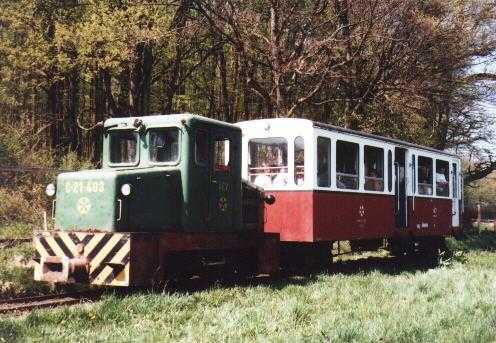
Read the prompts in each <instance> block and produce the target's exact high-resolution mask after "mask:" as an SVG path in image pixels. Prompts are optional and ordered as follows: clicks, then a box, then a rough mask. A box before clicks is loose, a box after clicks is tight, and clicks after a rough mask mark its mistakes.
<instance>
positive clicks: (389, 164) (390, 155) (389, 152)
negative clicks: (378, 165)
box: [387, 148, 394, 193]
mask: <svg viewBox="0 0 496 343" xmlns="http://www.w3.org/2000/svg"><path fill="white" fill-rule="evenodd" d="M387 159H388V161H387V168H388V170H387V173H388V187H387V192H388V193H392V192H393V191H394V188H393V166H394V163H393V152H392V150H391V149H389V148H388V149H387Z"/></svg>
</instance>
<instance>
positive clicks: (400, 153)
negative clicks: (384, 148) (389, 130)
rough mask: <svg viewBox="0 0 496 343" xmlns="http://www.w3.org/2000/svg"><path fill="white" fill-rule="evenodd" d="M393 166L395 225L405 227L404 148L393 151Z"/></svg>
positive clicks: (406, 223)
mask: <svg viewBox="0 0 496 343" xmlns="http://www.w3.org/2000/svg"><path fill="white" fill-rule="evenodd" d="M394 160H395V163H394V166H395V176H396V187H395V189H396V195H395V215H396V227H397V228H406V227H407V225H408V222H407V195H406V167H405V165H406V149H402V148H396V149H395V152H394Z"/></svg>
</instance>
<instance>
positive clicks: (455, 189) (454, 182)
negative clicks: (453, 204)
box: [450, 161, 460, 199]
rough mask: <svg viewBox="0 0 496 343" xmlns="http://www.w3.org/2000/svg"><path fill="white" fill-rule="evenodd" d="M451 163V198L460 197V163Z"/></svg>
mask: <svg viewBox="0 0 496 343" xmlns="http://www.w3.org/2000/svg"><path fill="white" fill-rule="evenodd" d="M450 165H451V170H450V173H451V178H452V179H451V187H452V193H451V198H452V199H460V196H459V194H460V193H459V187H460V186H459V184H458V163H457V162H453V161H450Z"/></svg>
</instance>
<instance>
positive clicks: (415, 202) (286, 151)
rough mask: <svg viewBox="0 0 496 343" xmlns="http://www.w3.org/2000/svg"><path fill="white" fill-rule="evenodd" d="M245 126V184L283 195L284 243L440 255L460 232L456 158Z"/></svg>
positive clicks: (364, 140)
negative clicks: (417, 249) (342, 242)
mask: <svg viewBox="0 0 496 343" xmlns="http://www.w3.org/2000/svg"><path fill="white" fill-rule="evenodd" d="M238 125H239V127H241V129H242V132H243V143H242V155H243V166H242V168H243V169H242V175H243V178H245V179H246V180H249V181H251V182H253V183H255V184H256V185H258V186H260V187H262V188H264V189H265V191H266V193H268V194H272V195H274V196H275V199H276V201H275V203H274V204H273V205H267V206H266V209H265V219H264V220H265V231H266V232H274V233H279V234H280V239H281V241H282V242H283V243H287V244H291V243H293V244H294V243H300V245H307V246H318V245H319V244H320V246H322V244H324V246H325V245H326V244H327V243H331V242H332V241H340V240H350V241H352V246H353V245H354V246H356V247H362V248H364V247H365V248H374V249H375V248H377V247H379V246H380V245H382V243H383V240H384V238H386V239H387V242H388V245H389V246H390V248H391V249H392V250H394V251H396V252H400V253H406V252H408V251H409V249H413V247H418V246H424V248H425V250H424V251H431V252H432V251H434V250H436V251H437V250H438V248H439V247H440V245H441V244H442V242H444V237H445V236H448V235H451V234H452V233H453V232H454V231H456V230H457V229H458V228H459V227H460V209H461V194H462V178H461V169H460V167H461V162H460V158H459V157H457V156H456V155H453V154H450V153H447V152H443V151H438V150H434V149H431V148H428V147H423V146H418V145H415V144H411V143H407V142H404V141H399V140H395V139H389V138H385V137H380V136H376V135H371V134H366V133H362V132H357V131H352V130H347V129H343V128H340V127H335V126H330V125H326V124H322V123H317V122H313V121H310V120H306V119H289V118H285V119H282V118H280V119H261V120H251V121H246V122H240V123H238ZM301 243H304V244H301ZM328 247H329V245H327V250H329V249H328ZM367 250H368V249H367Z"/></svg>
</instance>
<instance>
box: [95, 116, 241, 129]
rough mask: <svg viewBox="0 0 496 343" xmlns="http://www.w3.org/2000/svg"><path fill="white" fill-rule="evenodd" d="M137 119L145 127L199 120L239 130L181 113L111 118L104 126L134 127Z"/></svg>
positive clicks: (218, 122)
mask: <svg viewBox="0 0 496 343" xmlns="http://www.w3.org/2000/svg"><path fill="white" fill-rule="evenodd" d="M136 119H141V120H142V121H143V124H145V126H161V125H171V124H178V123H181V121H183V120H186V121H189V120H197V121H202V122H205V123H210V124H212V125H218V126H224V127H228V128H230V129H236V130H239V127H238V126H236V125H233V124H229V123H226V122H223V121H220V120H215V119H211V118H207V117H202V116H199V115H196V114H191V113H180V114H154V115H150V116H143V117H118V118H110V119H107V120H106V121H105V124H104V126H105V127H109V126H115V125H125V126H129V127H132V126H133V124H134V121H135V120H136Z"/></svg>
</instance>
